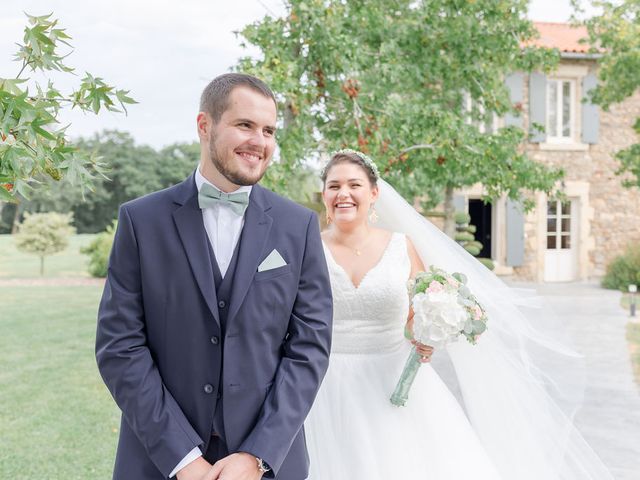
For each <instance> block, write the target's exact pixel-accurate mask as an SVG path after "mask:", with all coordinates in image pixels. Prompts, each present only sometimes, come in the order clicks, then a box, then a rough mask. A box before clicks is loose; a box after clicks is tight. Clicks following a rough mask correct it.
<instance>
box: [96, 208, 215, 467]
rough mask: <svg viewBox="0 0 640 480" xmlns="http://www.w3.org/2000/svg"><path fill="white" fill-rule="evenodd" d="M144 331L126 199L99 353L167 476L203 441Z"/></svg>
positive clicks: (107, 378) (105, 373)
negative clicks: (175, 395) (162, 372)
mask: <svg viewBox="0 0 640 480" xmlns="http://www.w3.org/2000/svg"><path fill="white" fill-rule="evenodd" d="M145 331H146V328H145V316H144V309H143V302H142V284H141V274H140V259H139V256H138V243H137V240H136V233H135V229H134V225H133V222H132V219H131V216H130V214H129V212H128V211H127V209H126V206H124V205H123V206H122V207H121V208H120V213H119V216H118V229H117V231H116V235H115V239H114V244H113V248H112V250H111V256H110V259H109V270H108V275H107V280H106V283H105V287H104V293H103V295H102V300H101V302H100V308H99V310H98V327H97V333H96V359H97V362H98V368H99V370H100V374H101V375H102V378H103V379H104V382H105V384H106V385H107V387H108V388H109V391H110V392H111V395H113V398H114V399H115V401H116V403H117V404H118V406H119V407H120V409H121V410H122V414H123V417H124V419H125V420H126V422H127V424H128V425H129V426H130V427H131V429H132V430H133V432H134V433H135V435H136V437H137V438H138V440H139V441H140V443H141V444H142V446H143V447H144V449H145V450H146V452H147V455H148V456H149V458H150V459H151V461H152V462H153V463H154V464H155V466H156V467H157V468H158V470H160V472H162V474H163V475H164V476H165V478H166V477H168V476H169V474H170V473H171V471H172V470H173V469H174V468H175V467H176V465H178V463H179V462H180V461H181V459H183V458H184V457H185V455H187V454H188V453H189V452H190V451H191V450H192V449H193V448H194V447H196V446H198V445H201V444H203V441H202V439H201V438H200V437H199V436H198V434H197V433H196V431H195V430H194V429H193V427H192V426H191V425H190V423H189V421H188V420H187V418H186V416H185V415H184V413H183V412H182V409H181V408H180V406H179V405H178V403H177V402H176V401H175V399H174V398H173V396H172V395H171V393H170V392H169V391H168V390H167V388H166V387H165V386H164V383H163V381H162V378H161V377H160V373H159V372H158V369H157V367H156V365H155V362H154V360H153V358H152V356H151V352H150V351H149V347H148V345H147V337H146V333H145Z"/></svg>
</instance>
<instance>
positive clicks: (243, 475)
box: [206, 452, 262, 480]
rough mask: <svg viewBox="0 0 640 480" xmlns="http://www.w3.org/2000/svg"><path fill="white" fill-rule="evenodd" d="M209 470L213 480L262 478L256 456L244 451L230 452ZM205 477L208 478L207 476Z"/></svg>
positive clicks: (251, 479)
mask: <svg viewBox="0 0 640 480" xmlns="http://www.w3.org/2000/svg"><path fill="white" fill-rule="evenodd" d="M211 472H212V473H213V476H212V477H211V478H212V479H213V480H260V479H261V478H262V472H260V470H258V464H257V461H256V457H254V456H253V455H251V454H249V453H245V452H239V453H232V454H231V455H229V456H227V457H224V458H223V459H221V460H218V461H217V462H216V463H215V464H214V465H213V469H212V470H211ZM206 478H207V480H208V479H209V477H206Z"/></svg>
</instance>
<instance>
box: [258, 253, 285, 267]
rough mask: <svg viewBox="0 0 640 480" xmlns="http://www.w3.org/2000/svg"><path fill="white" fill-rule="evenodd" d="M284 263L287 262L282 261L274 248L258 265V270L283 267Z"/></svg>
mask: <svg viewBox="0 0 640 480" xmlns="http://www.w3.org/2000/svg"><path fill="white" fill-rule="evenodd" d="M286 264H287V262H285V261H284V258H282V255H280V254H279V253H278V251H277V250H276V249H273V250H272V251H271V253H270V254H269V255H268V256H267V258H265V259H264V260H263V261H262V263H261V264H260V265H259V266H258V271H259V272H264V271H265V270H273V269H274V268H278V267H284V266H285V265H286Z"/></svg>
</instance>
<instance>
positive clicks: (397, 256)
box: [324, 233, 411, 353]
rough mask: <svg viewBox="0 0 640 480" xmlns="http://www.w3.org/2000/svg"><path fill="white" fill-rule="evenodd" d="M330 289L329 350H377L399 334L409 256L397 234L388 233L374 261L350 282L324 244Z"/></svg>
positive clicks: (392, 344)
mask: <svg viewBox="0 0 640 480" xmlns="http://www.w3.org/2000/svg"><path fill="white" fill-rule="evenodd" d="M324 250H325V256H326V258H327V264H328V267H329V276H330V278H331V290H332V292H333V341H332V349H331V350H332V352H333V353H381V352H384V351H391V350H395V349H396V348H398V346H399V345H400V344H402V343H403V342H404V341H405V340H404V336H403V335H404V333H403V332H404V324H405V322H406V321H407V314H408V313H409V296H408V293H407V280H408V279H409V274H410V273H411V262H410V260H409V255H408V253H407V241H406V238H405V236H404V235H403V234H401V233H393V234H392V236H391V240H390V241H389V244H388V246H387V247H386V249H385V251H384V253H383V254H382V257H381V258H380V261H379V262H378V263H377V264H376V265H375V266H374V267H373V268H372V269H371V270H369V271H368V272H367V274H366V275H365V276H364V277H363V279H362V281H361V282H360V285H359V286H358V287H355V286H354V285H353V282H352V281H351V279H350V278H349V276H348V275H347V273H346V272H345V270H344V269H343V268H342V267H341V266H340V265H338V264H337V263H336V261H335V260H334V259H333V255H332V254H331V251H330V250H329V248H328V247H327V246H326V245H324Z"/></svg>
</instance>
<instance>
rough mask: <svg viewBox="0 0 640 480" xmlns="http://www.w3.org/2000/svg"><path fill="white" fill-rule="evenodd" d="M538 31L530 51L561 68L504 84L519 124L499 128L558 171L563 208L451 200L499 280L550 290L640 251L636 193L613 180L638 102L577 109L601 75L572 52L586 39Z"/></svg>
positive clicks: (546, 202) (564, 31)
mask: <svg viewBox="0 0 640 480" xmlns="http://www.w3.org/2000/svg"><path fill="white" fill-rule="evenodd" d="M536 27H537V28H538V30H539V32H540V38H539V39H538V40H537V41H536V43H537V44H538V45H543V46H547V47H555V48H558V49H559V50H560V52H561V60H560V64H559V66H558V68H557V70H556V71H554V72H553V73H552V74H549V75H544V74H542V73H532V74H531V75H525V74H522V73H515V74H513V75H511V76H509V77H508V78H507V79H506V83H507V86H508V88H509V91H510V94H511V100H512V102H513V103H514V104H520V105H521V107H522V109H521V111H522V114H521V115H520V116H519V117H512V116H508V117H506V118H504V119H500V120H497V121H496V122H497V126H500V124H503V125H508V124H516V125H519V126H522V127H524V128H527V129H529V131H531V132H532V134H533V135H532V137H531V139H530V141H529V142H528V143H527V144H526V145H524V146H523V148H524V149H525V151H526V152H527V153H528V155H530V157H531V158H532V159H535V160H536V161H539V162H544V163H546V164H550V165H555V166H561V167H562V168H563V169H564V171H565V177H564V181H563V182H562V183H561V185H559V188H560V190H561V191H562V192H564V194H565V196H566V201H565V202H559V201H556V200H554V199H551V198H547V196H546V195H544V194H536V196H535V204H536V206H535V209H534V210H532V211H530V212H529V213H526V214H523V213H522V211H521V209H520V208H519V206H518V203H517V202H512V201H511V200H508V199H506V198H501V199H499V200H497V201H495V202H493V203H492V204H488V205H484V203H483V202H482V200H481V196H482V186H481V185H475V186H473V187H471V188H468V189H465V190H461V191H458V192H456V197H455V203H456V208H457V209H458V210H465V211H467V212H468V213H469V214H470V215H471V219H472V220H471V223H472V224H474V225H476V227H477V232H476V238H477V239H478V240H480V241H481V242H482V243H483V244H484V251H483V252H482V253H481V255H480V256H484V257H490V258H492V259H493V261H494V263H495V264H496V270H495V271H496V273H497V274H499V275H510V276H513V277H514V278H517V279H520V280H529V281H547V282H553V281H571V280H586V279H590V278H595V277H601V276H602V275H603V274H604V273H605V270H606V267H607V265H608V264H609V262H610V261H611V260H612V259H613V258H614V257H615V256H616V255H618V254H620V253H622V252H623V251H624V249H625V248H626V246H627V245H629V244H630V243H633V242H640V191H639V190H638V188H633V189H626V188H624V187H622V185H621V178H620V177H619V176H616V175H615V173H614V172H615V170H616V168H617V162H616V160H615V158H614V155H615V152H617V151H618V150H621V149H623V148H626V147H628V146H629V145H631V144H633V143H635V142H637V141H638V138H637V135H636V134H635V132H634V131H633V129H632V128H631V126H632V125H633V123H634V122H635V119H636V118H637V117H639V116H640V94H638V93H636V95H635V96H633V97H631V98H628V99H626V100H625V101H624V102H622V103H620V104H617V105H614V106H613V107H611V109H610V111H608V112H605V111H603V110H601V109H600V108H599V107H597V106H595V105H592V104H590V103H589V102H588V101H584V99H585V94H586V93H587V92H588V91H589V90H590V89H591V88H593V87H594V86H595V85H596V84H597V76H596V75H597V69H598V56H597V55H592V54H589V53H588V49H589V47H588V46H587V45H584V44H581V43H579V40H580V39H581V38H584V37H586V30H585V29H583V28H573V27H571V26H569V25H568V24H560V23H536ZM533 124H539V125H543V126H544V127H545V131H544V132H539V131H536V130H535V129H532V126H533Z"/></svg>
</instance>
